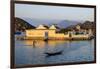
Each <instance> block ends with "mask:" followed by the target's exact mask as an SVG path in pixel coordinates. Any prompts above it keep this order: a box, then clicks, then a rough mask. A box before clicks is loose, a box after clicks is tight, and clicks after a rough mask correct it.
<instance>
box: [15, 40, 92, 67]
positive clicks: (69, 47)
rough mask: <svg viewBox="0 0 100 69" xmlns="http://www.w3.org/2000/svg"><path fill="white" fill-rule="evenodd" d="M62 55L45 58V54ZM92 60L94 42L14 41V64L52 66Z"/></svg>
mask: <svg viewBox="0 0 100 69" xmlns="http://www.w3.org/2000/svg"><path fill="white" fill-rule="evenodd" d="M58 51H62V54H59V55H54V56H49V57H46V56H47V54H45V53H46V52H50V53H51V52H58ZM93 60H94V40H90V41H87V40H85V41H60V40H58V41H57V40H56V41H55V40H49V41H47V42H45V41H42V40H35V42H34V41H33V40H24V41H21V40H15V64H16V65H20V64H22V65H23V64H26V65H27V64H34V65H35V64H36V65H37V64H54V63H68V62H80V61H93Z"/></svg>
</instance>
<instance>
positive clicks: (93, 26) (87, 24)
mask: <svg viewBox="0 0 100 69" xmlns="http://www.w3.org/2000/svg"><path fill="white" fill-rule="evenodd" d="M77 25H80V27H81V29H86V30H88V29H92V31H93V34H95V33H96V31H95V29H96V24H95V23H94V22H90V21H85V22H84V23H78V24H77ZM75 28H76V25H70V26H68V27H67V28H63V29H61V30H60V31H59V32H61V33H65V32H67V31H71V30H73V29H75Z"/></svg>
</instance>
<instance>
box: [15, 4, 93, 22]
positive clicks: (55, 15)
mask: <svg viewBox="0 0 100 69" xmlns="http://www.w3.org/2000/svg"><path fill="white" fill-rule="evenodd" d="M15 17H20V18H23V17H25V18H33V19H34V18H36V19H50V20H51V19H53V20H54V19H56V20H65V19H67V20H77V21H78V20H82V21H86V20H89V21H94V8H79V7H61V6H46V5H45V6H44V5H29V4H15Z"/></svg>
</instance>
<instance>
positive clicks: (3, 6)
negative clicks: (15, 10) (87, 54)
mask: <svg viewBox="0 0 100 69" xmlns="http://www.w3.org/2000/svg"><path fill="white" fill-rule="evenodd" d="M9 1H10V0H0V69H9V66H10V14H9V13H10V2H9ZM34 1H43V2H57V3H70V4H89V5H96V6H97V63H96V64H82V65H65V66H52V67H39V68H34V69H99V67H100V44H99V42H100V40H99V39H100V31H99V29H100V27H99V26H100V1H99V0H34ZM27 69H29V68H27ZM30 69H31V68H30Z"/></svg>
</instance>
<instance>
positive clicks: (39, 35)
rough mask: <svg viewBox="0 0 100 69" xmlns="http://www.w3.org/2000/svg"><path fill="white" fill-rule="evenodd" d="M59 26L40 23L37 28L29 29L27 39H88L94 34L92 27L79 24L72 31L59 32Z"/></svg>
mask: <svg viewBox="0 0 100 69" xmlns="http://www.w3.org/2000/svg"><path fill="white" fill-rule="evenodd" d="M59 29H60V28H59V27H57V26H56V25H51V26H50V27H48V26H46V25H39V26H38V27H36V28H35V29H27V30H26V32H25V33H26V34H25V39H88V38H90V37H92V36H93V33H92V30H91V29H88V30H86V29H81V27H80V26H79V25H77V26H76V28H75V29H73V30H72V31H68V32H66V34H65V33H59Z"/></svg>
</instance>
